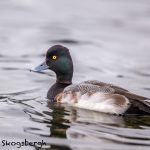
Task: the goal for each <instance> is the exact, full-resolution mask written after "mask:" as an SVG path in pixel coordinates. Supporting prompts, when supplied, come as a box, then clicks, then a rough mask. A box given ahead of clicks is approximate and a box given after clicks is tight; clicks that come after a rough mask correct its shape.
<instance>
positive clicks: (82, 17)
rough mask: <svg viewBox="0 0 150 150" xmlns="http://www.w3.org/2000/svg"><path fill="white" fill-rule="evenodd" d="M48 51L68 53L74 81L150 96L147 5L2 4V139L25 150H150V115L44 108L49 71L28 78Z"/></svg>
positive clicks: (50, 0) (143, 1)
mask: <svg viewBox="0 0 150 150" xmlns="http://www.w3.org/2000/svg"><path fill="white" fill-rule="evenodd" d="M53 44H63V45H65V46H67V47H68V48H70V51H71V54H72V56H73V61H74V65H75V73H74V82H80V81H83V80H88V79H97V80H101V81H104V82H112V83H115V84H118V85H120V86H123V87H124V88H127V89H129V90H131V91H133V92H135V93H137V94H140V95H143V96H147V97H150V63H149V62H150V1H149V0H125V1H124V0H74V1H73V0H1V1H0V149H4V150H9V149H11V150H13V149H17V146H7V147H6V146H5V147H4V146H2V140H7V141H13V142H22V141H24V140H25V139H26V140H28V141H33V142H36V141H39V142H40V141H42V140H44V142H46V143H47V146H44V147H43V148H41V149H40V148H38V147H36V146H35V147H26V146H22V147H21V148H20V149H25V150H35V149H37V150H48V149H53V150H57V149H61V150H63V149H66V150H68V149H74V150H96V149H97V150H120V149H121V150H137V149H142V150H149V149H150V148H149V147H150V116H128V117H119V116H111V115H106V114H101V113H96V112H91V111H87V110H82V109H77V108H72V107H68V106H59V105H56V104H55V105H52V104H49V103H47V99H46V93H47V90H48V89H49V87H50V86H51V85H52V84H53V83H54V81H55V74H54V73H53V72H51V71H47V72H44V73H33V72H29V69H30V68H31V67H33V66H36V65H38V64H39V63H40V62H41V61H42V60H43V59H44V54H45V52H46V50H47V49H48V48H49V47H50V46H52V45H53Z"/></svg>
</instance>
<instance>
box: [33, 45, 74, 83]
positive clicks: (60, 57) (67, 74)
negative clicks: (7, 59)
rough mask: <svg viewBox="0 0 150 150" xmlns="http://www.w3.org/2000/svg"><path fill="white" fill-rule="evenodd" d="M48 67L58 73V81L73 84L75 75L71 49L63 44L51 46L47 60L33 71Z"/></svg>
mask: <svg viewBox="0 0 150 150" xmlns="http://www.w3.org/2000/svg"><path fill="white" fill-rule="evenodd" d="M46 69H50V70H52V71H54V72H55V73H56V76H57V81H56V82H58V83H66V84H71V82H72V76H73V62H72V59H71V56H70V52H69V49H68V48H66V47H64V46H61V45H54V46H52V47H50V48H49V49H48V51H47V53H46V58H45V61H44V62H43V63H42V64H40V65H39V66H37V67H35V68H34V69H33V71H37V72H40V71H42V70H46Z"/></svg>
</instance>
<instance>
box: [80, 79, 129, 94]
mask: <svg viewBox="0 0 150 150" xmlns="http://www.w3.org/2000/svg"><path fill="white" fill-rule="evenodd" d="M82 83H85V84H92V85H97V86H100V87H102V86H107V87H110V88H113V89H114V91H115V93H118V92H125V91H126V92H127V91H128V90H126V89H124V88H122V87H119V86H116V85H113V84H109V83H104V82H100V81H97V80H88V81H84V82H82Z"/></svg>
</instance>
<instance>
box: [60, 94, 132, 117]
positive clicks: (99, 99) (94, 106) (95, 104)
mask: <svg viewBox="0 0 150 150" xmlns="http://www.w3.org/2000/svg"><path fill="white" fill-rule="evenodd" d="M123 98H124V99H125V100H126V103H125V104H124V105H121V106H120V105H117V104H116V100H115V99H113V98H107V97H106V94H103V93H95V94H93V95H92V96H87V94H84V95H82V96H81V95H80V93H78V96H77V99H78V102H77V103H74V101H73V100H72V99H71V96H70V95H69V94H68V95H67V96H65V97H64V98H63V99H62V101H61V102H62V103H68V104H70V105H72V106H76V107H79V108H83V109H89V110H93V111H99V112H104V113H110V114H118V115H119V114H123V113H124V112H125V111H126V110H127V109H128V108H129V106H130V105H129V104H130V103H129V100H128V99H127V98H126V97H124V96H123Z"/></svg>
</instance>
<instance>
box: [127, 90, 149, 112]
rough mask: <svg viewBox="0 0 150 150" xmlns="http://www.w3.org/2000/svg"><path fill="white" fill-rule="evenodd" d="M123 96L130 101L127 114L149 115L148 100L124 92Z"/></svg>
mask: <svg viewBox="0 0 150 150" xmlns="http://www.w3.org/2000/svg"><path fill="white" fill-rule="evenodd" d="M125 96H126V97H127V98H128V99H129V100H130V102H131V107H130V108H129V110H128V112H127V113H133V114H150V98H147V97H143V96H139V95H136V94H133V93H130V92H126V93H125Z"/></svg>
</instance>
